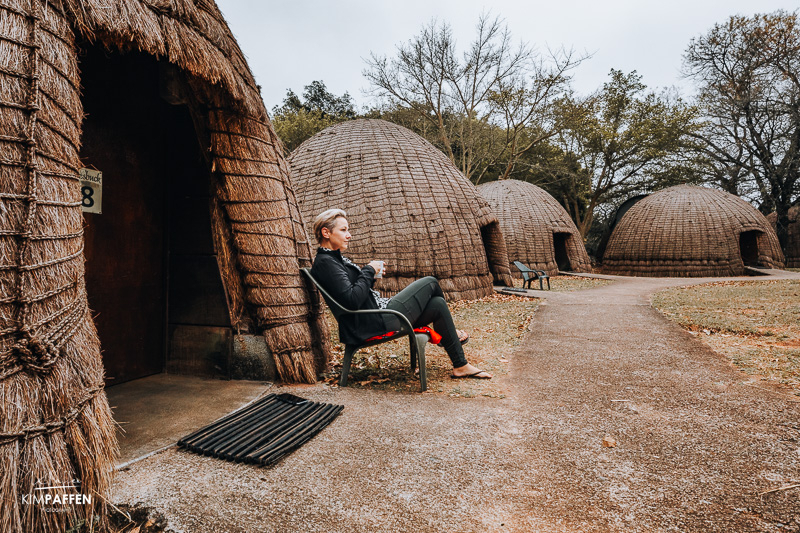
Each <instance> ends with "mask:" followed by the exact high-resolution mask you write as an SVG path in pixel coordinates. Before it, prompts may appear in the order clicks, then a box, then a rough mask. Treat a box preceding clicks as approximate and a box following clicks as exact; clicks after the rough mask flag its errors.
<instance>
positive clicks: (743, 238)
mask: <svg viewBox="0 0 800 533" xmlns="http://www.w3.org/2000/svg"><path fill="white" fill-rule="evenodd" d="M760 234H761V232H760V231H755V230H752V231H743V232H741V233H740V234H739V252H740V253H741V255H742V262H743V263H744V264H745V266H759V265H760V263H759V261H758V237H759V235H760Z"/></svg>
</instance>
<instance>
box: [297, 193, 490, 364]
mask: <svg viewBox="0 0 800 533" xmlns="http://www.w3.org/2000/svg"><path fill="white" fill-rule="evenodd" d="M346 216H347V214H346V213H345V212H344V211H342V210H341V209H328V210H327V211H325V212H323V213H320V214H319V215H317V217H316V218H315V219H314V236H315V237H316V239H317V242H318V243H319V245H320V248H318V249H317V257H316V258H315V259H314V266H313V267H312V268H311V274H312V275H313V276H314V278H315V279H316V280H317V281H319V283H320V285H322V287H323V288H324V289H325V290H326V291H328V292H329V293H330V294H331V296H332V297H333V298H334V299H335V300H336V301H338V302H339V303H341V304H342V305H344V306H345V307H347V308H349V309H393V310H395V311H399V312H400V313H402V314H403V315H405V317H406V318H408V320H409V322H411V325H412V326H413V327H415V328H418V327H422V326H427V325H428V324H430V323H433V329H434V330H435V331H436V332H437V333H439V335H441V336H442V341H441V345H442V347H443V348H444V349H445V350H446V351H447V355H449V356H450V361H452V363H453V373H452V374H451V376H450V377H452V378H456V379H457V378H475V379H490V378H491V377H492V375H491V374H489V373H488V372H485V371H483V370H480V369H478V368H476V367H474V366H472V365H471V364H469V363H468V362H467V359H466V357H465V356H464V349H463V348H462V343H463V342H466V340H467V338H468V337H466V335H462V336H461V338H460V336H459V333H458V331H457V330H456V328H455V325H454V324H453V317H452V316H451V315H450V309H448V307H447V302H445V300H444V293H442V289H441V287H439V282H438V281H437V280H436V278H434V277H431V276H428V277H425V278H422V279H418V280H417V281H415V282H413V283H412V284H411V285H409V286H408V287H406V288H405V289H403V290H402V291H400V292H399V293H398V294H397V295H396V296H394V297H392V298H383V297H381V296H380V294H378V292H377V291H374V290H373V289H372V286H373V284H374V283H375V275H376V273H377V272H378V271H380V270H381V267H382V266H383V265H382V263H381V262H380V261H370V262H369V264H367V265H366V266H364V267H363V268H359V267H358V266H357V265H355V264H354V263H353V262H352V261H350V260H349V259H347V258H346V257H344V256H342V252H344V251H346V250H347V245H348V242H349V241H350V238H351V235H350V227H349V226H348V224H347V219H346V218H345V217H346ZM398 329H400V322H399V321H398V319H397V318H396V317H394V316H390V315H388V314H387V315H381V314H377V313H375V314H363V315H348V316H345V317H343V318H342V320H341V322H340V323H339V338H340V340H341V341H342V342H343V343H345V344H361V343H362V342H363V341H364V340H365V339H369V338H371V337H374V336H376V335H381V334H384V333H386V332H388V331H396V330H398Z"/></svg>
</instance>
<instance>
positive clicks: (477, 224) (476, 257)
mask: <svg viewBox="0 0 800 533" xmlns="http://www.w3.org/2000/svg"><path fill="white" fill-rule="evenodd" d="M289 163H290V165H291V168H292V183H293V184H294V189H295V192H296V194H297V199H298V202H299V205H300V209H301V210H302V212H303V217H304V219H305V220H306V223H307V224H308V226H307V228H306V229H307V231H308V234H309V235H313V230H312V228H311V222H312V221H313V219H314V217H315V216H316V215H317V214H319V213H321V212H322V211H325V210H326V209H330V208H340V209H344V210H345V211H347V215H348V222H349V223H350V227H351V228H352V233H353V240H352V241H351V242H350V247H349V248H348V251H347V256H348V257H349V258H350V259H352V260H353V261H355V262H356V263H357V264H365V263H368V262H369V261H370V260H372V259H380V260H383V261H385V262H386V274H385V276H384V277H383V279H380V280H378V282H377V283H376V288H377V289H378V290H379V291H380V292H381V293H382V294H384V295H393V294H396V293H397V292H399V291H400V290H402V289H403V288H404V287H406V286H407V285H408V284H410V283H411V282H412V281H414V280H415V279H418V278H420V277H422V276H435V277H436V278H438V279H439V283H440V285H441V287H442V290H443V291H444V293H445V295H446V296H447V297H448V299H451V300H459V299H473V298H479V297H483V296H487V295H489V294H491V293H492V282H493V280H494V282H496V283H500V284H503V285H509V284H510V282H511V277H510V272H509V269H508V255H507V253H506V248H505V242H504V240H503V236H502V233H501V232H500V229H499V226H498V224H497V218H496V217H495V216H494V214H493V213H492V211H491V209H490V208H489V205H488V204H487V203H486V201H485V200H484V199H483V198H481V196H480V195H479V194H478V191H477V189H476V187H475V186H474V185H473V184H472V183H471V182H470V181H469V180H467V179H466V178H465V177H464V176H463V175H462V174H461V173H460V172H459V171H458V170H457V169H456V167H455V166H454V165H453V164H452V162H451V161H450V160H449V159H448V158H447V157H446V156H445V155H444V154H442V153H441V152H440V151H439V150H437V149H436V148H434V147H433V146H432V145H431V144H430V143H428V142H427V141H426V140H424V139H423V138H422V137H420V136H419V135H417V134H415V133H413V132H412V131H410V130H408V129H406V128H403V127H401V126H398V125H396V124H392V123H390V122H386V121H383V120H371V119H358V120H352V121H348V122H343V123H341V124H337V125H335V126H331V127H330V128H327V129H325V130H323V131H321V132H319V133H318V134H316V135H315V136H313V137H311V138H310V139H308V140H307V141H306V142H304V143H303V144H301V145H300V146H299V147H297V149H296V150H295V151H294V152H292V154H291V155H290V156H289Z"/></svg>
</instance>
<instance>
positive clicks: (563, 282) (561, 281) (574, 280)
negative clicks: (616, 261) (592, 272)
mask: <svg viewBox="0 0 800 533" xmlns="http://www.w3.org/2000/svg"><path fill="white" fill-rule="evenodd" d="M609 283H612V281H611V280H607V279H597V278H584V277H577V276H552V277H551V278H550V290H552V291H555V292H568V291H581V290H584V289H594V288H595V287H602V286H603V285H608V284H609ZM544 286H545V290H547V282H545V284H544ZM514 287H517V288H522V280H521V279H516V278H514ZM531 287H533V288H534V289H536V290H538V289H539V282H538V281H535V282H533V283H531Z"/></svg>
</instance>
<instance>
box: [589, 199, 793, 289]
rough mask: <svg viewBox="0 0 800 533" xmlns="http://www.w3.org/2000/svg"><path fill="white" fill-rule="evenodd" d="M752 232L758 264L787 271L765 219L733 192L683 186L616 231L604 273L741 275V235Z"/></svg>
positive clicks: (647, 202)
mask: <svg viewBox="0 0 800 533" xmlns="http://www.w3.org/2000/svg"><path fill="white" fill-rule="evenodd" d="M745 232H753V233H752V234H749V235H752V236H753V237H754V240H753V243H754V244H757V248H758V250H757V257H755V256H754V260H757V262H758V263H760V264H761V265H762V266H765V267H771V268H782V266H783V253H782V252H781V249H780V246H779V245H778V238H777V236H776V235H775V231H774V230H773V229H772V228H771V227H770V225H769V223H768V222H767V220H766V218H765V217H764V215H762V214H761V213H759V212H758V210H756V209H755V208H754V207H753V206H752V205H750V204H749V203H747V202H746V201H744V200H742V199H741V198H738V197H736V196H734V195H732V194H729V193H726V192H723V191H718V190H714V189H707V188H705V187H696V186H691V185H678V186H675V187H670V188H668V189H664V190H662V191H659V192H656V193H654V194H651V195H650V196H648V197H647V198H644V199H642V200H640V201H639V202H637V203H636V204H634V205H633V207H631V208H630V210H628V212H627V213H626V214H625V216H623V217H622V220H621V221H620V222H619V223H618V224H617V226H616V228H615V229H614V232H613V234H612V235H611V239H610V240H609V242H608V247H607V248H606V252H605V255H604V256H603V270H604V271H605V272H607V273H610V274H623V275H631V276H692V277H699V276H739V275H742V274H744V272H745V270H744V266H745V265H744V261H743V258H742V253H743V252H742V251H740V235H741V234H742V233H745Z"/></svg>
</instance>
